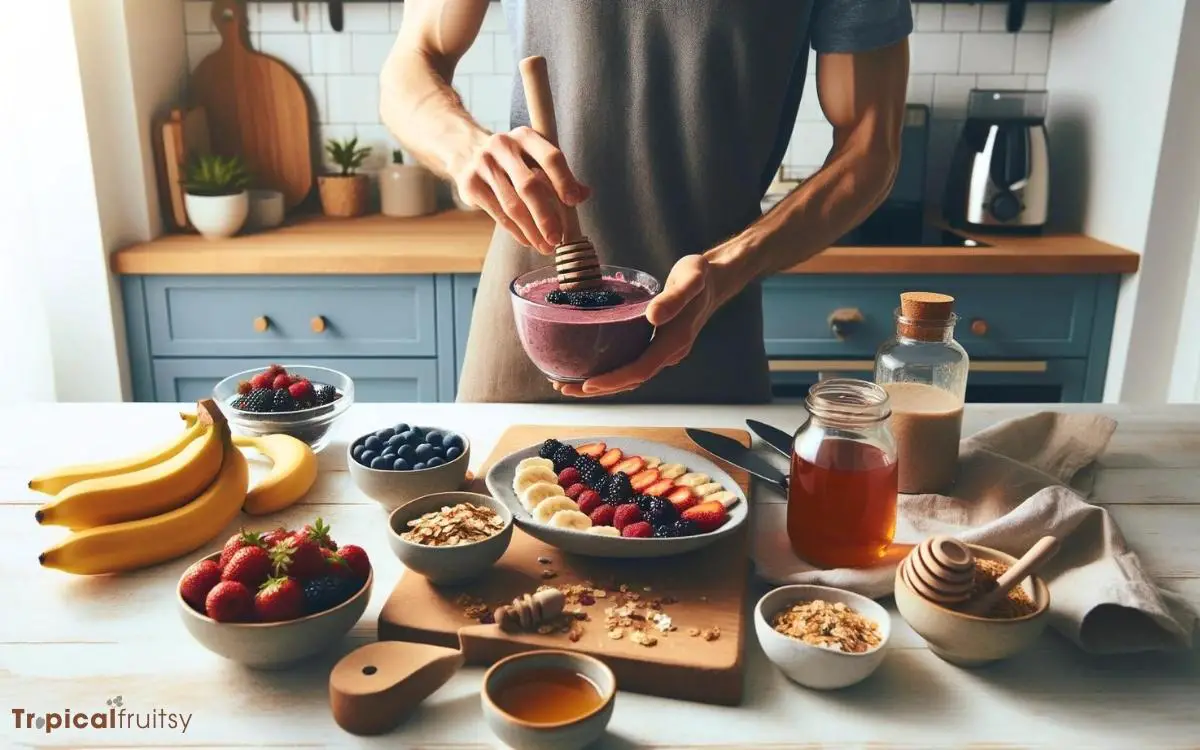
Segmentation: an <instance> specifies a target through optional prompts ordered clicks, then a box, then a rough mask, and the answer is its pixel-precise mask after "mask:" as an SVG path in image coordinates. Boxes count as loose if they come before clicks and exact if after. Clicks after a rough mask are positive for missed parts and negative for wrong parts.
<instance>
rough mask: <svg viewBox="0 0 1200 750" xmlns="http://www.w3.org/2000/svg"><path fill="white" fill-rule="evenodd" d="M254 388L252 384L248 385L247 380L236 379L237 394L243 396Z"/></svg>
mask: <svg viewBox="0 0 1200 750" xmlns="http://www.w3.org/2000/svg"><path fill="white" fill-rule="evenodd" d="M252 390H254V386H252V385H250V381H249V380H241V381H238V388H237V392H238V395H239V396H245V395H246V394H247V393H249V392H250V391H252Z"/></svg>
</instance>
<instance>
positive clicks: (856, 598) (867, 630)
mask: <svg viewBox="0 0 1200 750" xmlns="http://www.w3.org/2000/svg"><path fill="white" fill-rule="evenodd" d="M754 631H755V633H756V634H757V635H758V641H759V643H761V644H762V648H763V651H764V652H765V653H766V655H767V658H768V659H770V660H771V662H772V663H773V664H774V665H775V666H776V667H778V668H779V671H781V672H783V673H784V674H785V675H786V676H787V677H788V679H790V680H792V681H793V682H797V683H799V684H801V685H803V686H805V687H809V688H813V689H816V690H836V689H838V688H844V687H848V686H850V685H853V684H855V683H858V682H862V681H863V680H865V679H866V678H867V677H869V676H870V675H871V673H873V672H874V671H875V670H876V669H877V668H878V667H879V665H880V664H881V663H882V662H883V657H884V655H885V654H886V649H887V644H888V640H889V638H890V637H891V634H892V620H891V617H890V616H889V615H888V612H887V610H886V609H884V608H883V607H882V606H880V605H879V604H878V603H876V602H875V601H873V600H871V599H869V598H868V597H865V596H862V595H860V594H855V593H854V592H852V591H845V590H843V589H835V588H831V587H828V586H810V585H793V586H781V587H779V588H777V589H775V590H773V591H771V592H769V593H768V594H766V595H765V596H764V597H763V598H762V599H759V600H758V604H757V605H756V606H755V608H754Z"/></svg>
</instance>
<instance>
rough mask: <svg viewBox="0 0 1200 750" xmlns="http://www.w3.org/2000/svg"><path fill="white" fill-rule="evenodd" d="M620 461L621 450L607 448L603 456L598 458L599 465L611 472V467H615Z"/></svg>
mask: <svg viewBox="0 0 1200 750" xmlns="http://www.w3.org/2000/svg"><path fill="white" fill-rule="evenodd" d="M620 461H621V449H620V448H609V449H608V450H607V451H606V452H605V453H604V455H603V456H601V457H600V465H601V466H603V467H604V468H605V469H606V470H609V471H611V470H612V467H614V466H616V465H617V464H618V463H620Z"/></svg>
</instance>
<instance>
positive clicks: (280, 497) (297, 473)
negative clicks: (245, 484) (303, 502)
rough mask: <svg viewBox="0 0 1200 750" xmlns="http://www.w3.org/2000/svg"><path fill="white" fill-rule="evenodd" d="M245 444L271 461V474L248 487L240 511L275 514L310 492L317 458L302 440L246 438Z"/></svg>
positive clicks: (277, 437) (278, 436) (315, 477)
mask: <svg viewBox="0 0 1200 750" xmlns="http://www.w3.org/2000/svg"><path fill="white" fill-rule="evenodd" d="M235 442H237V440H236V439H235ZM246 442H248V443H249V444H250V445H251V446H253V448H254V449H255V450H256V451H258V452H259V453H261V454H263V455H264V456H266V457H267V458H269V459H271V472H270V473H269V474H267V476H266V477H264V478H263V480H262V481H260V482H258V483H257V484H255V485H254V486H253V487H251V488H250V492H249V493H247V495H246V504H245V505H243V506H242V510H244V511H245V512H247V513H249V514H250V515H252V516H262V515H266V514H267V513H274V512H275V511H277V510H283V509H284V508H287V507H288V506H290V505H293V504H295V502H296V501H297V500H299V499H300V498H302V497H304V495H305V493H307V492H308V491H309V490H310V489H312V486H313V483H314V482H316V481H317V456H316V454H315V453H313V452H312V448H309V447H308V444H307V443H305V442H304V441H303V440H297V439H296V438H294V437H292V436H291V435H263V436H261V437H252V438H246ZM239 445H241V443H239Z"/></svg>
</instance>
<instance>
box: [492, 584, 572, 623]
mask: <svg viewBox="0 0 1200 750" xmlns="http://www.w3.org/2000/svg"><path fill="white" fill-rule="evenodd" d="M564 604H566V597H565V596H563V592H561V591H559V590H558V589H542V590H541V591H536V592H534V593H533V594H532V595H531V594H525V595H524V596H518V597H517V598H516V599H513V600H512V604H510V605H506V606H503V607H499V608H497V609H496V612H495V614H494V615H493V617H494V618H495V620H496V624H497V625H499V626H500V629H501V630H503V631H505V632H510V633H511V632H512V631H514V630H533V629H534V628H536V627H537V626H538V625H541V624H542V623H544V622H547V621H549V620H553V619H554V618H555V617H558V616H559V615H561V614H562V611H563V605H564Z"/></svg>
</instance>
